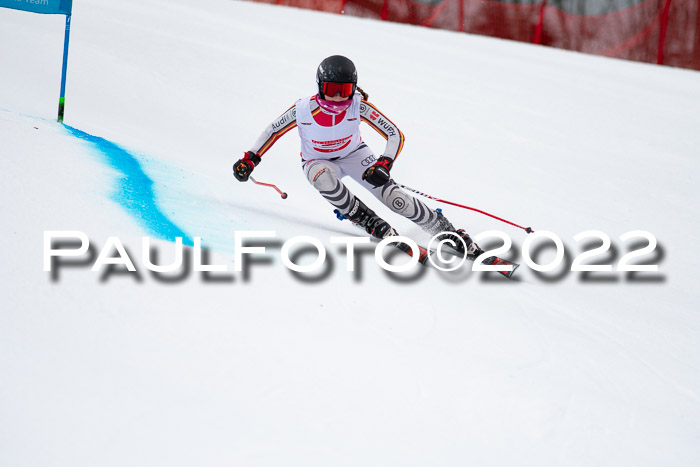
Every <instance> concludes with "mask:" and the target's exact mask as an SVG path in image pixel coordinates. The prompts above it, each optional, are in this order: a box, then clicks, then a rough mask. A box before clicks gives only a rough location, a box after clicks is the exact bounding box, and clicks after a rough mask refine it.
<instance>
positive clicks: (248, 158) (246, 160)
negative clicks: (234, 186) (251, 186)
mask: <svg viewBox="0 0 700 467" xmlns="http://www.w3.org/2000/svg"><path fill="white" fill-rule="evenodd" d="M259 163H260V156H258V155H257V154H255V153H254V152H251V151H248V152H246V153H245V155H244V156H243V159H238V161H237V162H236V163H235V164H233V176H234V177H236V179H237V180H238V181H239V182H247V181H248V177H250V174H251V173H252V172H253V169H255V166H256V165H258V164H259Z"/></svg>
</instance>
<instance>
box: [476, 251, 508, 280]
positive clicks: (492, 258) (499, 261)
mask: <svg viewBox="0 0 700 467" xmlns="http://www.w3.org/2000/svg"><path fill="white" fill-rule="evenodd" d="M467 259H469V257H467ZM475 259H476V257H473V258H472V259H471V260H472V261H474V260H475ZM482 262H483V264H489V265H491V264H493V265H496V266H513V269H511V270H510V271H496V272H498V273H499V274H501V275H502V276H505V277H507V278H508V279H510V278H511V277H513V273H514V272H515V270H516V269H518V267H520V265H519V264H518V263H513V262H512V261H508V260H505V259H503V258H499V257H498V256H490V257H488V258H486V259H485V260H484V261H482Z"/></svg>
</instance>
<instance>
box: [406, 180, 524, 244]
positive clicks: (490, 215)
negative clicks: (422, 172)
mask: <svg viewBox="0 0 700 467" xmlns="http://www.w3.org/2000/svg"><path fill="white" fill-rule="evenodd" d="M397 185H399V186H400V187H401V188H405V189H406V190H409V191H412V192H414V193H416V194H419V195H421V196H425V197H426V198H429V199H432V200H435V201H439V202H441V203H445V204H451V205H452V206H457V207H458V208H463V209H469V210H470V211H476V212H478V213H481V214H484V215H486V216H489V217H493V218H494V219H497V220H499V221H501V222H505V223H506V224H510V225H512V226H514V227H517V228H519V229H523V230H524V231H525V232H527V233H532V232H534V230H532V227H523V226H521V225H518V224H515V223H513V222H511V221H507V220H505V219H501V218H500V217H497V216H494V215H493V214H489V213H488V212H485V211H482V210H481V209H476V208H472V207H469V206H465V205H463V204H457V203H453V202H452V201H447V200H444V199H440V198H437V197H435V196H431V195H429V194H427V193H423V192H422V191H418V190H414V189H413V188H411V187H408V186H406V185H401V184H397Z"/></svg>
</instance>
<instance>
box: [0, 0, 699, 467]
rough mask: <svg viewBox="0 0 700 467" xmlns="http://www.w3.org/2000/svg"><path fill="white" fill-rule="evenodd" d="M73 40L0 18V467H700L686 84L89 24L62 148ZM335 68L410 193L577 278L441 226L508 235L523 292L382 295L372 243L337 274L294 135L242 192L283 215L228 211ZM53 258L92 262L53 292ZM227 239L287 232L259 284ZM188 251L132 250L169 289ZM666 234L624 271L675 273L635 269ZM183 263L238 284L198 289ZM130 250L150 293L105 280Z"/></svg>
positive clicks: (129, 279)
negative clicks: (308, 268)
mask: <svg viewBox="0 0 700 467" xmlns="http://www.w3.org/2000/svg"><path fill="white" fill-rule="evenodd" d="M64 21H65V19H64V17H62V16H43V15H36V14H30V13H25V12H20V11H14V10H9V9H0V44H2V46H0V69H1V70H2V71H1V72H0V156H1V157H0V169H1V170H2V175H3V182H2V184H1V185H0V186H1V188H0V190H1V192H0V194H1V196H2V211H1V213H0V214H1V219H2V222H1V223H0V233H1V235H2V239H3V241H4V244H5V246H4V247H3V248H2V258H3V267H2V270H1V273H0V274H1V275H2V276H1V277H2V280H1V282H0V283H1V287H2V294H1V296H2V305H1V306H0V308H1V310H0V375H1V376H0V465H2V466H7V467H10V466H12V467H14V466H18V467H19V466H21V467H27V466H66V467H68V466H70V467H78V466H91V467H94V466H100V467H103V466H120V467H121V466H127V465H128V466H148V467H153V466H168V467H174V466H191V465H202V466H231V465H241V466H274V467H279V466H282V465H299V466H302V465H303V466H305V467H310V466H330V465H333V466H354V467H357V466H397V467H398V466H401V467H405V466H421V467H424V466H465V465H475V466H516V465H517V466H525V465H528V466H559V465H562V466H563V465H565V466H593V465H596V466H611V467H613V466H614V467H619V466H661V465H664V466H671V465H672V466H696V465H700V307H699V306H698V305H700V295H699V292H698V290H699V289H698V286H697V280H698V273H697V271H698V268H699V267H700V261H699V260H698V253H697V246H696V245H697V242H698V240H697V238H698V231H700V210H699V206H698V199H699V196H698V195H699V194H700V193H699V189H698V186H699V185H700V184H699V180H698V174H700V170H699V169H700V162H698V148H700V131H698V128H700V119H699V117H698V115H699V114H698V108H699V107H700V74H698V72H694V71H689V70H680V69H673V68H668V67H658V66H653V65H647V64H641V63H633V62H627V61H619V60H612V59H606V58H601V57H594V56H589V55H583V54H578V53H571V52H565V51H561V50H554V49H550V48H544V47H538V46H532V45H528V44H522V43H514V42H508V41H502V40H496V39H491V38H484V37H478V36H470V35H466V34H458V33H453V32H446V31H439V30H431V29H427V28H419V27H412V26H407V25H399V24H390V23H382V22H377V21H371V20H366V19H358V18H351V17H344V16H339V15H329V14H323V13H317V12H312V11H306V10H298V9H293V8H284V7H275V6H270V5H261V4H251V3H244V2H235V1H227V0H197V1H195V0H168V1H165V0H148V1H146V0H120V1H119V2H114V1H106V0H81V1H79V2H74V10H73V17H72V27H71V37H70V53H69V59H68V85H67V98H66V115H65V124H66V125H65V126H64V125H61V124H59V123H57V122H56V121H55V116H56V110H57V103H58V91H59V83H60V74H61V58H62V48H63V40H62V39H63V33H64ZM333 54H343V55H347V56H348V57H350V58H352V60H353V61H354V62H355V63H356V65H357V67H358V71H359V82H360V85H361V86H362V87H363V88H364V89H365V90H366V91H368V92H369V94H370V100H371V101H372V102H373V103H374V104H375V105H376V106H377V107H378V108H379V109H381V110H382V111H383V112H385V113H386V114H387V115H388V116H389V118H391V119H392V121H394V122H395V123H396V124H397V125H398V126H399V127H400V128H401V130H402V131H403V132H404V134H405V135H406V145H405V148H404V151H403V152H402V153H401V155H400V157H399V159H398V160H397V162H396V164H395V165H394V168H393V170H392V176H393V177H394V178H395V180H397V181H398V182H399V183H403V184H406V185H408V186H411V187H413V188H415V189H418V190H420V191H423V192H426V193H429V194H431V195H433V196H436V197H439V198H442V199H445V200H450V201H453V202H456V203H459V204H465V205H468V206H472V207H475V208H478V209H482V210H485V211H487V212H489V213H493V214H495V215H497V216H499V217H502V218H505V219H507V220H510V221H512V222H515V223H517V224H519V225H522V226H528V227H530V226H531V227H532V228H533V229H535V231H536V232H535V234H531V235H536V234H537V235H542V234H541V233H540V231H546V232H550V233H551V236H552V237H555V238H558V239H561V242H562V246H563V248H564V250H565V252H566V254H565V255H564V257H563V259H562V262H561V263H560V265H559V266H557V267H555V268H554V269H553V270H552V271H549V272H541V273H540V272H537V271H535V270H534V269H533V268H532V267H530V266H528V265H527V264H526V261H525V258H523V250H524V246H525V244H526V240H527V238H528V235H527V234H526V233H525V232H524V231H523V230H521V229H518V228H516V227H513V226H510V225H507V224H505V223H502V222H499V221H497V220H495V219H492V218H490V217H487V216H484V215H481V214H479V213H476V212H474V211H469V210H465V209H460V208H457V207H454V206H449V205H445V204H442V203H438V202H435V201H431V200H426V199H424V200H425V201H426V203H428V204H429V205H430V206H431V207H433V208H437V207H442V208H443V210H444V213H445V215H446V216H447V217H448V218H449V219H450V220H451V221H452V222H453V223H454V224H455V225H456V226H458V227H463V228H465V229H467V230H468V231H469V232H470V233H472V234H473V235H477V234H480V233H482V232H488V231H493V230H497V231H501V232H503V234H504V235H505V236H507V237H508V238H510V239H512V246H511V248H510V250H509V251H508V252H505V253H503V254H502V256H505V257H507V258H510V259H512V260H514V261H517V262H519V263H521V264H522V266H521V267H520V269H519V270H518V272H517V274H516V276H515V278H516V279H517V280H507V279H505V278H503V277H501V276H499V275H498V274H497V273H483V272H474V271H471V269H470V268H471V266H472V264H471V263H467V264H465V265H464V266H463V267H461V268H460V269H458V270H457V271H454V272H452V273H446V272H440V271H438V270H437V269H435V268H415V269H412V270H411V271H408V272H406V273H398V274H389V273H387V272H385V271H384V270H383V269H382V268H381V267H380V266H379V265H378V264H377V262H376V261H375V259H374V255H373V251H374V250H373V248H374V245H375V244H372V245H369V246H367V245H366V246H364V247H362V248H359V253H360V254H359V258H358V259H357V261H356V268H355V271H347V270H346V260H347V256H346V254H345V252H344V251H345V250H344V247H343V246H342V245H338V244H333V243H331V237H362V236H363V235H364V234H363V232H362V231H361V230H359V229H357V228H356V227H355V226H353V225H351V224H350V223H349V222H348V221H345V222H339V221H338V220H337V219H336V218H335V216H334V215H333V213H332V207H331V206H330V205H328V204H327V203H326V201H325V200H323V199H322V198H321V197H320V196H319V195H318V193H317V192H316V191H315V190H314V188H313V187H311V186H310V185H309V184H308V182H307V181H306V180H305V178H304V177H303V174H302V172H301V169H300V160H299V141H298V137H297V135H296V130H294V131H292V132H290V133H289V134H287V135H286V136H285V137H284V138H282V139H281V140H280V141H279V142H278V143H277V144H276V145H275V146H274V147H273V148H272V149H271V150H270V151H269V152H268V153H267V154H265V156H264V158H263V161H262V163H261V164H260V165H259V166H258V167H257V169H256V170H255V172H254V176H255V177H257V178H258V179H259V180H260V181H263V182H268V183H275V184H277V185H279V186H280V188H281V189H282V190H284V191H286V192H287V193H289V197H288V199H286V200H283V199H281V198H280V196H279V195H278V194H277V193H276V192H275V191H274V190H272V189H270V188H266V187H262V186H257V185H254V184H253V183H250V182H248V183H238V182H237V181H236V180H235V179H234V178H233V177H232V175H231V165H232V163H233V162H234V161H235V160H236V159H238V158H239V157H241V155H242V154H243V152H244V151H246V150H248V149H249V148H250V146H251V145H252V143H253V142H254V141H255V139H256V138H257V136H258V134H259V133H260V132H261V131H262V130H263V129H264V127H265V126H266V125H268V124H269V123H270V122H272V121H273V120H274V119H275V118H276V117H277V116H278V115H280V114H281V113H282V112H284V111H285V110H286V109H287V108H288V107H289V106H291V105H292V104H293V103H294V102H295V100H296V99H298V98H301V97H304V96H309V95H311V94H313V93H314V91H315V81H314V79H315V70H316V66H317V65H318V63H319V62H320V61H321V60H322V59H323V58H324V57H326V56H328V55H333ZM363 137H364V139H365V141H366V142H367V143H368V144H369V145H370V146H371V147H372V148H373V149H374V151H375V153H376V154H378V155H379V154H381V153H382V152H383V148H384V140H383V139H382V138H381V137H380V136H379V135H378V134H376V133H375V132H373V131H371V130H370V129H369V127H367V126H366V125H363ZM348 185H349V186H350V187H351V188H352V189H353V190H354V191H355V192H356V193H357V194H358V195H359V196H360V197H361V198H362V199H363V200H365V201H366V202H367V203H368V204H370V205H371V206H372V207H373V208H375V209H376V210H377V211H378V212H379V213H380V214H382V215H383V216H384V217H385V218H386V219H387V220H390V222H391V223H392V225H394V226H395V227H396V228H397V229H398V230H399V231H400V232H401V233H402V234H404V235H406V236H409V237H411V238H413V239H415V240H416V241H418V242H420V243H422V244H425V243H426V242H427V240H428V237H427V235H426V234H424V233H422V232H421V231H420V229H419V228H417V227H416V226H414V225H412V224H411V223H410V222H408V221H406V220H405V219H403V218H400V217H398V216H397V215H395V214H393V213H391V212H390V211H389V210H388V209H387V208H385V207H383V206H380V205H378V204H377V202H376V200H375V199H373V198H372V197H371V196H370V195H369V194H367V193H366V192H364V191H362V189H361V188H360V187H359V186H357V185H355V184H353V183H350V182H349V183H348ZM47 231H71V232H74V233H75V232H81V233H83V234H84V235H85V236H86V237H87V238H88V239H89V244H90V248H89V250H88V251H87V252H86V253H84V254H82V255H81V256H79V257H74V258H59V260H58V261H57V262H56V263H54V264H53V268H52V271H51V272H47V271H45V270H44V267H43V266H44V260H45V254H46V253H45V249H46V246H45V232H47ZM235 231H238V232H242V231H247V232H249V231H274V235H275V237H273V238H267V239H259V240H258V241H257V243H256V245H257V246H264V247H266V252H265V253H264V254H258V255H254V257H253V261H252V262H248V263H246V265H245V267H243V270H242V271H237V270H236V268H237V267H239V266H241V262H240V261H238V259H237V258H236V253H237V248H236V246H235V235H234V232H235ZM588 231H597V232H600V233H602V236H603V237H608V238H609V239H610V242H611V246H610V248H609V249H608V250H607V251H606V252H602V253H600V254H597V255H596V256H595V257H593V258H590V259H585V258H584V259H583V260H582V261H581V263H582V264H583V265H590V264H594V263H595V264H601V265H611V269H612V270H611V271H607V272H572V271H571V267H572V264H573V263H574V261H575V259H576V258H577V257H578V256H579V255H580V254H581V253H582V252H584V251H590V250H593V249H595V248H597V247H598V246H600V245H601V244H602V243H603V240H602V239H600V238H598V237H596V236H589V237H586V238H579V239H578V240H576V238H578V237H576V236H577V234H579V233H582V232H588ZM635 231H645V232H648V234H649V235H648V236H647V237H644V236H640V234H639V233H637V234H635V236H634V237H633V238H630V239H628V240H623V239H621V238H620V237H621V236H622V235H624V234H625V233H627V232H635ZM178 236H179V237H182V238H183V240H182V241H183V243H184V245H185V259H186V261H185V265H184V266H183V267H182V268H180V269H179V270H178V271H175V272H172V273H152V272H150V271H149V270H148V269H147V268H146V266H145V263H144V257H145V256H147V255H144V252H143V250H142V237H147V239H148V240H149V241H150V247H151V248H152V249H153V250H154V252H155V253H156V255H153V256H152V257H151V260H152V261H153V262H154V263H156V264H170V263H171V262H172V261H173V260H174V259H176V251H177V244H176V243H174V242H173V240H174V238H175V237H178ZM297 236H307V237H313V238H315V239H318V240H319V241H320V242H322V244H323V245H325V248H326V250H327V259H326V261H325V262H324V264H323V267H322V268H321V269H320V270H318V271H315V272H310V273H301V274H293V273H292V272H291V271H290V270H289V269H288V268H287V267H286V266H285V265H284V264H283V262H282V258H281V248H282V245H283V244H284V243H285V242H286V241H288V240H289V239H292V238H293V237H297ZM650 236H652V237H653V239H655V240H656V242H657V244H656V246H655V248H653V250H652V251H649V252H644V253H643V254H642V255H641V256H639V257H636V258H634V259H632V260H631V261H630V264H646V265H658V270H657V271H650V272H638V273H627V272H623V271H618V270H617V268H618V265H619V262H620V260H621V259H622V258H623V256H625V255H626V254H627V253H628V252H630V251H635V250H638V249H640V248H644V247H645V246H646V245H648V244H649V242H650V240H649V238H650ZM117 239H118V240H117ZM197 239H201V242H202V244H203V245H204V247H205V248H206V250H205V251H204V253H203V258H202V262H203V263H204V264H208V265H214V266H219V267H220V268H226V269H227V271H226V272H220V271H219V272H210V273H207V274H203V273H201V272H197V271H195V270H194V269H195V266H194V264H195V263H196V261H197V258H196V253H197V252H198V251H200V250H197V249H196V248H192V246H193V245H194V242H195V241H198V240H197ZM532 241H533V243H532V245H531V247H530V248H529V251H530V256H532V258H533V260H535V261H536V262H537V263H539V264H547V263H549V262H551V261H554V260H556V254H555V253H556V249H555V247H554V242H553V240H548V239H547V238H545V237H541V238H535V239H534V240H532ZM75 242H76V239H73V243H72V244H66V243H65V242H64V244H63V246H62V247H63V248H76V247H77V244H76V243H75ZM483 243H484V244H486V245H488V244H491V245H492V246H494V247H495V246H498V245H499V243H501V240H498V239H497V238H496V237H493V236H492V238H491V239H485V240H484V241H483ZM119 245H123V246H124V252H125V253H126V254H127V255H128V258H130V260H131V261H132V262H133V264H134V267H135V269H136V272H128V271H127V270H126V268H125V267H123V266H114V265H113V266H110V265H108V264H105V263H107V262H108V261H110V260H109V258H110V257H114V258H119V256H118V249H117V246H119ZM302 246H303V245H302ZM652 246H653V245H652ZM103 250H104V251H103ZM292 251H297V252H298V254H297V255H296V256H295V259H296V260H297V262H298V263H299V264H304V263H307V264H308V263H312V262H313V260H314V258H315V256H316V255H315V254H314V252H313V251H308V249H306V250H304V249H302V250H299V249H298V248H297V249H295V248H293V249H292ZM314 251H315V250H314ZM388 251H389V250H386V252H388ZM156 256H157V257H156ZM292 256H294V255H292ZM389 256H391V255H389ZM407 260H408V257H406V256H403V255H399V256H394V257H393V259H390V261H393V262H394V263H396V264H403V263H405V262H406V261H407ZM96 263H97V264H98V266H99V267H97V268H96V269H97V270H96V271H91V268H92V266H93V265H94V264H96Z"/></svg>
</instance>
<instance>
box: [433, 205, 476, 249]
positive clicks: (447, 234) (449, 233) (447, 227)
mask: <svg viewBox="0 0 700 467" xmlns="http://www.w3.org/2000/svg"><path fill="white" fill-rule="evenodd" d="M435 212H436V214H437V219H436V220H435V221H434V222H433V223H432V224H431V225H430V226H429V227H424V228H425V230H427V231H428V232H429V233H430V234H431V235H438V234H439V235H438V237H437V239H438V240H450V241H451V242H452V243H453V244H454V245H452V244H450V246H452V248H453V249H454V250H456V251H457V252H458V253H459V254H461V255H463V256H466V257H467V258H468V259H474V258H476V257H477V256H479V255H480V254H482V253H483V250H482V249H481V248H479V245H477V244H476V242H475V241H474V240H472V239H471V237H470V236H469V234H468V233H467V232H466V231H465V230H464V229H455V228H454V226H453V225H452V223H451V222H450V221H448V220H447V218H446V217H445V216H444V215H443V214H442V209H437V210H436V211H435ZM455 237H458V238H455ZM460 239H461V240H462V241H460Z"/></svg>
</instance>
